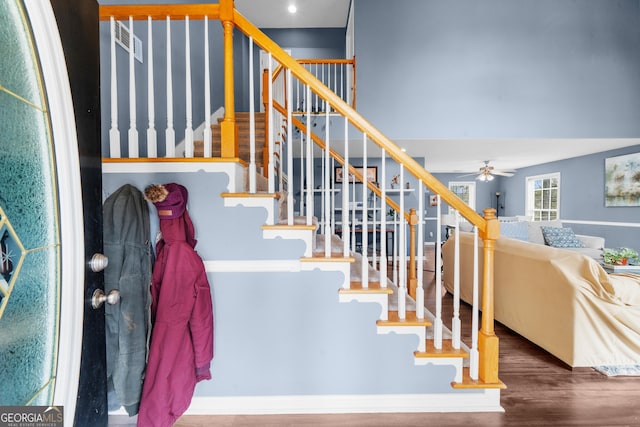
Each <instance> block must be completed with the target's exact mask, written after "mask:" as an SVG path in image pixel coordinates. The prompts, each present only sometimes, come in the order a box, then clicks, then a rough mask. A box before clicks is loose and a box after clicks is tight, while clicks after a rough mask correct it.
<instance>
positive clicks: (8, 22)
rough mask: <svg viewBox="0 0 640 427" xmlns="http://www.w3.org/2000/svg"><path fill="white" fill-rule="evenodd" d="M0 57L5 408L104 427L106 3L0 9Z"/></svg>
mask: <svg viewBox="0 0 640 427" xmlns="http://www.w3.org/2000/svg"><path fill="white" fill-rule="evenodd" d="M52 6H53V7H52ZM58 28H59V29H60V31H58ZM0 58H2V60H0V366H1V367H2V369H0V406H9V405H10V406H43V407H45V408H46V407H48V406H51V405H55V406H62V407H63V408H64V420H65V426H71V425H73V424H74V418H75V425H78V426H101V425H106V424H107V414H106V385H105V383H106V379H105V374H104V372H105V360H104V359H105V356H104V312H103V310H92V309H91V305H90V300H91V295H92V294H93V290H94V289H95V288H97V287H101V286H102V275H101V273H94V272H92V271H90V270H87V265H88V260H89V259H90V258H91V256H92V255H93V254H94V253H96V252H100V250H101V248H102V237H101V233H102V219H101V171H100V170H101V163H100V110H99V99H100V98H99V45H98V5H97V3H96V2H95V0H53V1H52V2H51V3H49V2H47V1H43V0H3V1H0ZM67 68H68V70H69V71H68V74H67ZM83 316H84V320H83ZM81 365H82V368H80V366H81ZM76 409H77V411H76ZM74 415H75V417H74Z"/></svg>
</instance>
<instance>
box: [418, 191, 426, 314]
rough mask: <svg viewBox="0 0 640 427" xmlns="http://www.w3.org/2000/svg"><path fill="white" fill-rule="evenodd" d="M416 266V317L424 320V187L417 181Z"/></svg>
mask: <svg viewBox="0 0 640 427" xmlns="http://www.w3.org/2000/svg"><path fill="white" fill-rule="evenodd" d="M417 240H418V254H417V257H418V265H417V266H416V270H417V271H416V280H417V288H416V317H417V318H418V319H424V285H423V284H422V280H423V272H422V266H423V263H424V187H423V184H422V180H420V179H419V180H418V239H417Z"/></svg>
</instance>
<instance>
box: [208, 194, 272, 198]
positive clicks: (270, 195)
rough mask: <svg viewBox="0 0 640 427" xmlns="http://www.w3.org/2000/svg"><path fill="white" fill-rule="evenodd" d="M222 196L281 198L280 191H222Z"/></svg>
mask: <svg viewBox="0 0 640 427" xmlns="http://www.w3.org/2000/svg"><path fill="white" fill-rule="evenodd" d="M220 196H221V197H226V198H228V199H234V198H236V199H242V198H249V199H250V198H260V197H264V198H268V199H279V198H280V193H221V194H220Z"/></svg>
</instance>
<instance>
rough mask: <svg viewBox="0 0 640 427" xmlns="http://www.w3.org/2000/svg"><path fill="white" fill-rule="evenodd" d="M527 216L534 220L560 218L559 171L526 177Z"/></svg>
mask: <svg viewBox="0 0 640 427" xmlns="http://www.w3.org/2000/svg"><path fill="white" fill-rule="evenodd" d="M527 216H529V217H530V218H533V220H534V221H549V220H554V219H558V218H560V173H552V174H547V175H538V176H530V177H527Z"/></svg>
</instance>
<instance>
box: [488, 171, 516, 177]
mask: <svg viewBox="0 0 640 427" xmlns="http://www.w3.org/2000/svg"><path fill="white" fill-rule="evenodd" d="M493 174H494V175H500V176H513V173H512V172H507V171H493Z"/></svg>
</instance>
